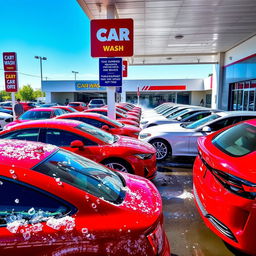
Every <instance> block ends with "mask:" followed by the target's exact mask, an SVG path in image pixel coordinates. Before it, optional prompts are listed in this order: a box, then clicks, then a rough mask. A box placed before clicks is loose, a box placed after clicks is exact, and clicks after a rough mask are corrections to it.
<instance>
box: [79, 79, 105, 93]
mask: <svg viewBox="0 0 256 256" xmlns="http://www.w3.org/2000/svg"><path fill="white" fill-rule="evenodd" d="M75 88H76V91H105V90H106V88H105V87H101V86H100V84H99V81H97V80H95V81H94V80H92V81H76V83H75Z"/></svg>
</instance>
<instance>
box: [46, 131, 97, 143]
mask: <svg viewBox="0 0 256 256" xmlns="http://www.w3.org/2000/svg"><path fill="white" fill-rule="evenodd" d="M74 140H80V141H82V142H83V143H84V145H85V146H96V145H97V143H96V142H94V141H92V140H90V139H88V138H85V137H82V136H80V135H78V134H75V133H71V132H68V131H64V130H59V129H46V133H45V143H49V144H53V145H55V146H59V147H70V143H71V142H72V141H74Z"/></svg>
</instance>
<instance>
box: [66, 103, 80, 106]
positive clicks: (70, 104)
mask: <svg viewBox="0 0 256 256" xmlns="http://www.w3.org/2000/svg"><path fill="white" fill-rule="evenodd" d="M68 105H69V106H71V107H78V106H80V104H79V103H69V104H68Z"/></svg>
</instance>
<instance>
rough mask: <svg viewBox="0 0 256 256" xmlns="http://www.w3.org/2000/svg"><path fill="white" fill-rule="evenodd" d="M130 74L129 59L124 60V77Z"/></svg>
mask: <svg viewBox="0 0 256 256" xmlns="http://www.w3.org/2000/svg"><path fill="white" fill-rule="evenodd" d="M127 76H128V61H127V60H123V77H127Z"/></svg>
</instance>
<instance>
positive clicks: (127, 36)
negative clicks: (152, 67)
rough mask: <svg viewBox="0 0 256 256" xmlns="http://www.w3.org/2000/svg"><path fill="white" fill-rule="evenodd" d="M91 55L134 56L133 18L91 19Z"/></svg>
mask: <svg viewBox="0 0 256 256" xmlns="http://www.w3.org/2000/svg"><path fill="white" fill-rule="evenodd" d="M91 56H92V57H131V56H133V20H132V19H101V20H91Z"/></svg>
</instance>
